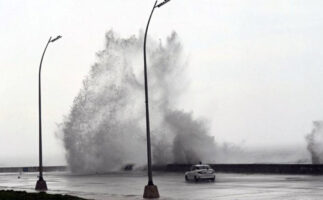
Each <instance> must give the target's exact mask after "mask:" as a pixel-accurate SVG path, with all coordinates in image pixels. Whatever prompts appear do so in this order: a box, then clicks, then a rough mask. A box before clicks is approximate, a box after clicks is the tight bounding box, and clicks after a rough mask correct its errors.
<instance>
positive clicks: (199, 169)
mask: <svg viewBox="0 0 323 200" xmlns="http://www.w3.org/2000/svg"><path fill="white" fill-rule="evenodd" d="M185 180H186V181H190V180H192V181H195V182H197V181H199V180H211V181H215V173H214V170H213V169H212V168H211V167H210V165H202V164H200V165H193V166H192V167H191V171H188V172H185Z"/></svg>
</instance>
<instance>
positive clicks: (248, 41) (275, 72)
mask: <svg viewBox="0 0 323 200" xmlns="http://www.w3.org/2000/svg"><path fill="white" fill-rule="evenodd" d="M153 2H154V1H153V0H123V1H120V0H109V1H107V0H93V1H83V0H69V1H66V0H57V1H49V0H33V1H22V0H20V1H18V0H0V24H1V27H0V36H1V37H0V44H1V45H0V55H1V56H0V94H1V99H0V148H1V149H0V166H9V165H37V162H38V146H37V145H38V144H37V142H38V107H37V106H38V100H37V98H38V93H37V92H38V91H37V84H38V82H37V76H38V67H39V61H40V56H41V53H42V51H43V48H44V46H45V44H46V42H47V40H48V38H49V36H56V35H58V34H61V35H63V38H62V39H61V40H59V41H57V42H55V43H52V44H51V45H50V46H49V48H48V51H47V54H46V56H45V60H44V63H43V73H42V78H43V79H42V80H43V82H42V85H43V90H42V91H43V141H44V162H45V165H46V164H61V163H64V150H63V147H62V144H61V142H60V141H59V139H57V138H56V136H55V131H56V130H57V124H58V123H60V122H62V120H63V116H64V115H65V116H66V115H67V114H68V112H69V109H70V107H71V105H72V102H73V99H74V97H75V96H76V95H77V93H78V91H79V89H80V87H81V85H82V80H83V79H84V77H85V76H86V75H87V73H88V71H89V69H90V66H91V65H92V64H93V63H94V62H95V59H96V58H95V53H96V52H97V51H98V50H100V49H103V47H104V34H105V32H106V31H108V30H110V29H113V30H114V31H116V32H117V33H119V34H120V35H121V36H124V37H129V36H130V35H133V34H138V33H139V31H140V30H142V29H143V28H144V27H145V24H146V21H147V17H148V15H149V12H150V10H151V7H152V4H153ZM322 7H323V2H322V1H319V0H306V1H305V0H294V1H291V0H267V1H265V0H244V1H240V0H225V1H224V0H199V1H197V0H185V1H184V0H172V1H171V2H170V3H169V4H167V5H166V6H165V7H163V8H162V9H158V10H157V12H156V13H155V15H154V18H153V21H152V24H151V26H150V35H151V36H152V37H154V38H162V39H164V38H165V37H166V36H167V35H169V34H170V33H171V31H173V30H175V31H176V32H177V33H178V35H179V37H180V38H181V40H182V42H183V45H184V49H185V55H186V57H187V59H188V64H189V66H188V78H189V79H190V85H189V87H188V90H187V91H185V93H184V94H183V96H182V97H181V108H182V109H184V110H186V111H192V112H194V114H195V116H196V117H201V118H203V119H206V120H207V121H208V126H209V128H210V134H212V135H214V136H215V138H216V140H217V141H218V142H229V143H234V144H237V145H241V146H243V147H261V146H266V147H274V148H275V147H280V146H294V147H299V148H305V141H304V136H305V135H306V134H307V133H309V132H310V131H311V128H312V121H313V120H322V119H323V79H322V77H323V67H322V56H323V55H322V54H323V51H322V47H321V46H322V45H323V39H322V35H323V26H322V21H323V12H322V11H321V9H322Z"/></svg>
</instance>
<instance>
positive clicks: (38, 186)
mask: <svg viewBox="0 0 323 200" xmlns="http://www.w3.org/2000/svg"><path fill="white" fill-rule="evenodd" d="M35 190H38V191H46V190H47V184H46V181H45V180H44V179H42V178H40V179H39V180H38V181H37V183H36V187H35Z"/></svg>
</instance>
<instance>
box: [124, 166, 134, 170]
mask: <svg viewBox="0 0 323 200" xmlns="http://www.w3.org/2000/svg"><path fill="white" fill-rule="evenodd" d="M133 166H134V164H127V165H125V166H124V167H123V170H124V171H132V169H133Z"/></svg>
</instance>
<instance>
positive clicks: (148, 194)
mask: <svg viewBox="0 0 323 200" xmlns="http://www.w3.org/2000/svg"><path fill="white" fill-rule="evenodd" d="M157 1H158V0H156V2H155V4H154V7H153V9H152V11H151V13H150V16H149V19H148V23H147V26H146V31H145V38H144V76H145V103H146V131H147V162H148V184H147V185H146V186H145V190H144V195H143V197H144V198H147V199H151V198H159V192H158V188H157V186H156V185H154V183H153V176H152V170H151V145H150V125H149V104H148V80H147V61H146V40H147V32H148V27H149V23H150V19H151V17H152V15H153V13H154V10H155V8H159V7H161V6H163V5H164V4H166V3H167V2H169V1H170V0H164V2H162V3H160V4H157Z"/></svg>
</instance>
